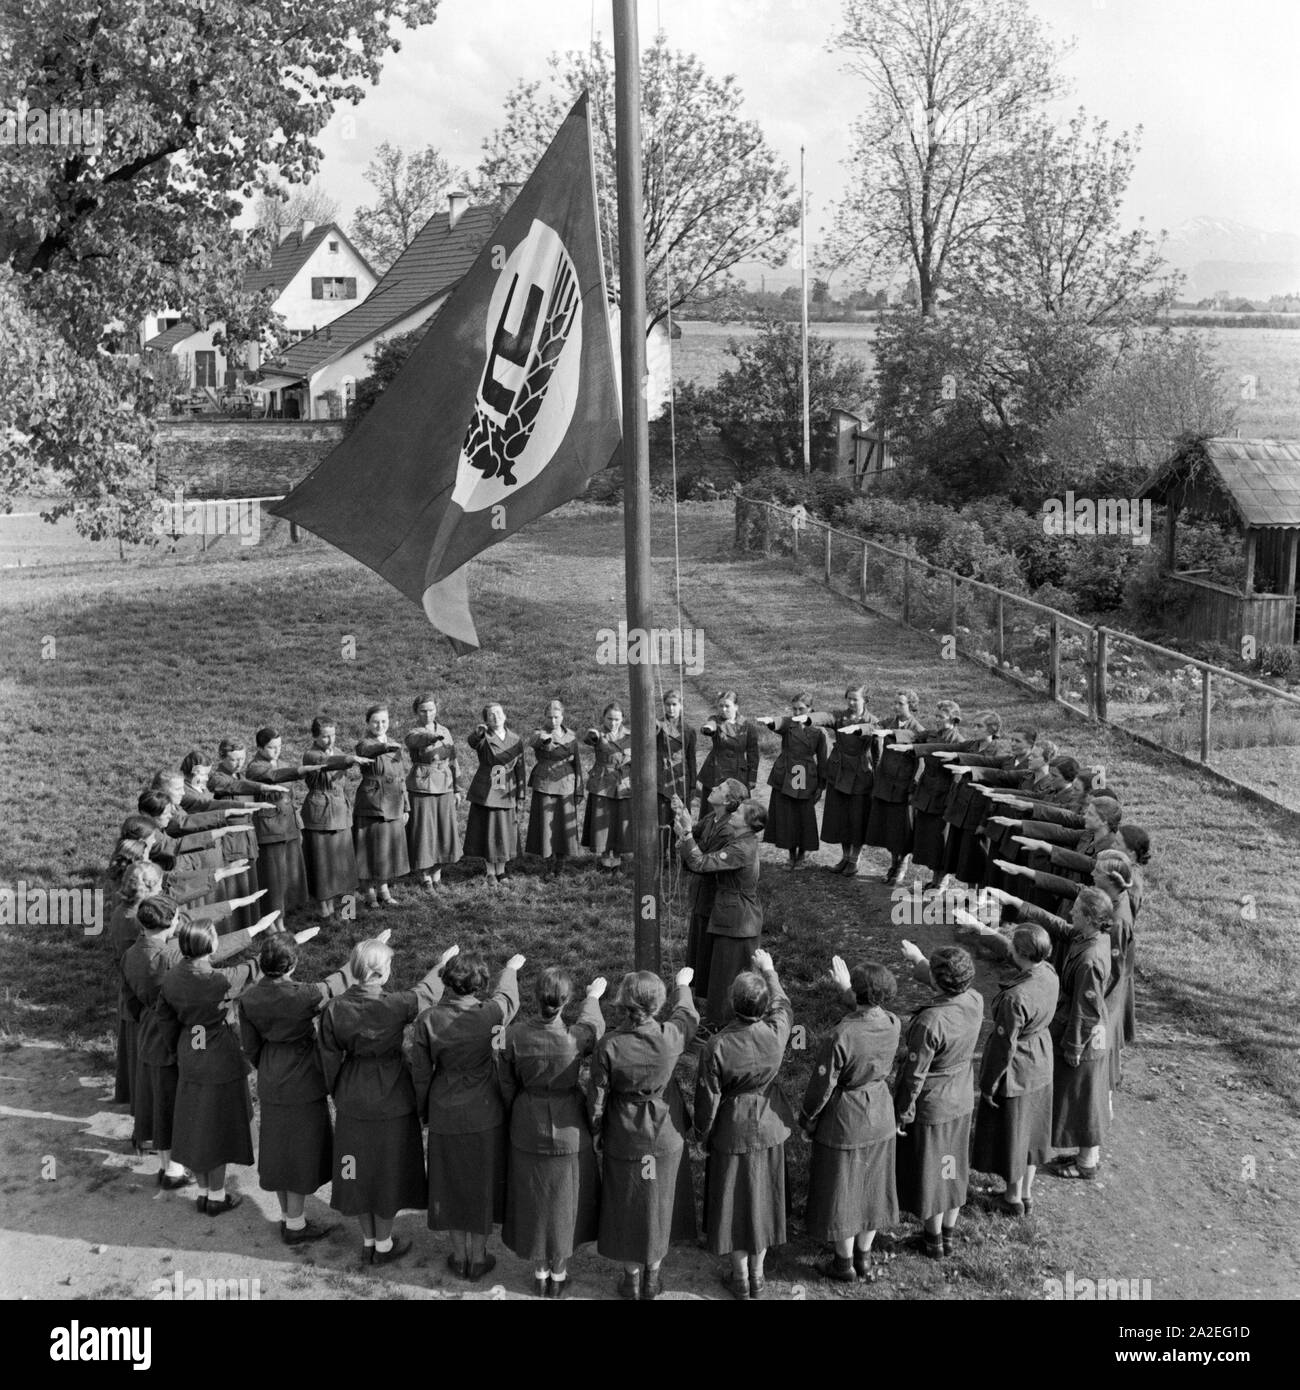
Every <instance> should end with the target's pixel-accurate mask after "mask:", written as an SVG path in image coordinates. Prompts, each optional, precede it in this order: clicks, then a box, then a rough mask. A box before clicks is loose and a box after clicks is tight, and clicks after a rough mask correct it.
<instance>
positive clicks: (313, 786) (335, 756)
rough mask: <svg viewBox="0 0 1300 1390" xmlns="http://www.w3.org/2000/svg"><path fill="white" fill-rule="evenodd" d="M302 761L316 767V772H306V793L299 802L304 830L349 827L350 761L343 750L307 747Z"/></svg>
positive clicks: (344, 828) (350, 823) (350, 810)
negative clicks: (327, 750) (326, 750)
mask: <svg viewBox="0 0 1300 1390" xmlns="http://www.w3.org/2000/svg"><path fill="white" fill-rule="evenodd" d="M302 760H303V762H304V763H311V764H312V765H313V767H318V768H319V769H320V771H319V772H309V773H307V774H306V782H307V796H306V798H305V800H304V801H303V803H302V828H303V829H304V830H348V829H350V828H351V826H352V808H351V807H350V806H349V805H348V796H347V769H348V768H350V767H351V766H352V763H351V760H350V759H349V758H348V756H347V755H346V754H344V753H326V752H325V751H324V750H323V749H321V748H309V749H308V750H307V751H306V752H305V753H304V754H303V755H302Z"/></svg>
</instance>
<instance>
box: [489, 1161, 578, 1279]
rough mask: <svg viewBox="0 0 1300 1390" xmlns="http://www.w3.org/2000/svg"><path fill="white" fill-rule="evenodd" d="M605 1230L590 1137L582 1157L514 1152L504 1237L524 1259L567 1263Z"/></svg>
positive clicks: (502, 1233)
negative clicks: (601, 1222)
mask: <svg viewBox="0 0 1300 1390" xmlns="http://www.w3.org/2000/svg"><path fill="white" fill-rule="evenodd" d="M599 1229H600V1173H599V1171H598V1170H597V1167H596V1155H595V1152H594V1151H593V1149H592V1147H591V1143H590V1141H589V1140H586V1139H585V1136H584V1142H583V1146H582V1148H581V1149H580V1150H579V1151H578V1152H577V1153H576V1154H534V1153H524V1152H523V1151H522V1150H520V1149H516V1148H513V1147H512V1148H511V1150H510V1181H509V1190H508V1193H507V1196H506V1219H505V1224H504V1225H503V1226H502V1227H501V1239H502V1241H503V1243H504V1244H505V1246H506V1249H508V1250H513V1251H514V1253H515V1254H516V1255H518V1256H519V1258H520V1259H521V1260H536V1261H537V1262H538V1263H539V1264H542V1263H544V1262H546V1261H549V1260H553V1259H554V1260H567V1259H568V1258H569V1256H570V1255H572V1254H573V1252H574V1249H575V1248H576V1247H577V1246H579V1245H585V1244H586V1243H587V1242H588V1241H589V1240H595V1239H596V1235H597V1233H598V1231H599Z"/></svg>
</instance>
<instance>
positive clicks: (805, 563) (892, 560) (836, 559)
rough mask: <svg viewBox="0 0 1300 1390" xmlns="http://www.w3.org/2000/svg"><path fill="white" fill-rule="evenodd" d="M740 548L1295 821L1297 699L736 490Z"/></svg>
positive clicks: (1299, 779) (1299, 771)
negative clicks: (780, 562) (775, 559)
mask: <svg viewBox="0 0 1300 1390" xmlns="http://www.w3.org/2000/svg"><path fill="white" fill-rule="evenodd" d="M736 546H737V548H738V549H741V550H749V551H762V552H763V553H764V554H766V555H771V556H781V557H784V558H788V559H789V561H790V562H791V564H792V565H793V566H794V567H795V568H796V569H797V570H799V571H800V572H802V573H804V574H807V575H808V576H809V577H810V578H813V579H815V580H817V581H818V582H820V583H823V584H825V585H827V587H829V588H831V589H833V590H835V591H836V592H837V593H840V594H844V595H846V596H847V597H850V598H853V599H856V600H857V601H858V602H859V603H861V604H862V605H863V606H864V607H866V608H870V609H871V610H873V611H874V612H877V613H880V614H881V615H883V616H884V617H887V618H891V619H893V620H894V621H895V622H899V623H902V624H904V625H906V626H908V627H912V628H915V629H917V630H918V631H922V632H928V633H932V634H934V635H935V636H936V637H937V638H938V639H939V641H940V643H941V644H948V650H947V654H948V655H953V656H955V655H958V654H960V655H962V656H965V657H968V658H969V659H971V660H972V661H976V662H979V663H980V664H981V665H984V666H986V667H987V668H988V669H989V670H990V671H993V672H995V673H996V674H997V675H999V676H1001V677H1002V678H1003V679H1005V680H1008V681H1011V682H1013V683H1014V684H1016V685H1019V686H1021V687H1022V688H1023V689H1025V690H1028V691H1030V692H1032V693H1033V694H1035V695H1038V696H1041V697H1043V698H1045V699H1049V700H1053V701H1055V702H1056V703H1057V704H1061V705H1064V706H1066V707H1067V708H1068V709H1070V710H1072V711H1074V712H1075V713H1076V714H1079V715H1082V716H1084V717H1087V718H1092V719H1097V720H1099V721H1100V722H1102V723H1104V724H1107V725H1109V726H1111V727H1113V728H1116V729H1120V730H1122V731H1123V732H1124V733H1126V734H1128V735H1129V736H1131V737H1133V738H1135V739H1137V740H1138V741H1139V742H1141V743H1143V744H1145V745H1147V746H1148V747H1151V748H1157V749H1161V750H1163V751H1165V752H1168V753H1172V754H1173V755H1174V756H1176V757H1178V758H1179V759H1181V760H1182V761H1184V762H1186V763H1189V764H1191V765H1193V766H1197V767H1203V768H1206V769H1208V770H1210V771H1211V772H1213V773H1214V774H1215V776H1216V777H1218V778H1220V779H1222V780H1225V781H1227V782H1230V783H1231V784H1232V785H1233V786H1235V787H1237V788H1238V789H1239V790H1241V791H1243V792H1245V793H1247V794H1248V795H1250V796H1252V797H1255V798H1258V799H1262V800H1264V801H1267V802H1269V803H1271V804H1272V805H1274V806H1278V807H1280V808H1282V809H1284V810H1288V811H1292V812H1295V811H1300V695H1297V694H1294V693H1292V692H1291V691H1289V690H1283V689H1280V688H1278V687H1276V686H1273V685H1268V684H1266V683H1265V682H1263V681H1259V680H1254V679H1252V678H1251V677H1248V676H1243V675H1240V674H1239V673H1237V672H1235V671H1229V670H1227V669H1226V668H1225V667H1222V666H1214V665H1211V664H1210V663H1208V662H1205V661H1197V660H1194V659H1193V658H1191V657H1189V656H1186V655H1185V654H1183V653H1181V652H1177V651H1174V650H1172V649H1171V648H1169V647H1162V646H1159V645H1158V644H1156V643H1154V642H1148V641H1145V640H1144V639H1143V638H1140V637H1134V636H1132V635H1131V634H1129V633H1126V632H1120V631H1118V630H1117V629H1115V628H1108V627H1104V626H1101V625H1098V624H1092V623H1087V622H1084V621H1083V620H1081V619H1079V618H1076V617H1072V616H1071V615H1070V614H1068V613H1062V612H1060V611H1059V610H1058V609H1055V608H1048V607H1047V606H1046V605H1044V604H1041V603H1036V602H1035V601H1034V600H1033V599H1029V598H1025V597H1024V596H1023V595H1021V594H1013V593H1010V592H1008V591H1007V590H1005V589H999V588H996V587H994V586H993V585H991V584H985V583H983V582H982V581H980V580H977V579H970V578H968V577H966V576H965V575H960V574H957V573H955V572H954V571H952V570H947V569H943V568H941V567H940V566H938V565H932V564H930V563H929V561H927V560H923V559H921V558H920V557H919V556H916V555H909V554H907V553H905V552H904V551H901V550H896V549H894V548H892V547H890V546H886V545H882V544H880V542H878V541H872V540H868V539H867V538H866V537H864V536H855V535H853V534H851V533H849V532H847V531H840V530H837V529H836V528H835V527H833V526H830V525H828V524H827V523H826V522H823V521H820V520H818V519H816V518H815V517H811V516H809V515H808V514H807V512H806V511H805V510H804V509H803V508H802V507H794V508H790V507H783V506H780V505H778V504H776V503H773V502H764V501H760V500H759V499H757V498H752V497H745V496H743V495H740V494H738V495H737V496H736Z"/></svg>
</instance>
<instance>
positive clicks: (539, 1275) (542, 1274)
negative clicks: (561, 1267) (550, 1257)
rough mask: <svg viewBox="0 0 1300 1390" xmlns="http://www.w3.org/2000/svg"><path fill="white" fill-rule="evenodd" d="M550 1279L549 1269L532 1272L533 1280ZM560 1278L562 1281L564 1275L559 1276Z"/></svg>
mask: <svg viewBox="0 0 1300 1390" xmlns="http://www.w3.org/2000/svg"><path fill="white" fill-rule="evenodd" d="M550 1277H551V1271H550V1270H549V1269H535V1270H533V1278H534V1279H549V1278H550ZM560 1278H561V1279H563V1278H564V1275H560Z"/></svg>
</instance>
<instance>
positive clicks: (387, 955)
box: [348, 937, 393, 985]
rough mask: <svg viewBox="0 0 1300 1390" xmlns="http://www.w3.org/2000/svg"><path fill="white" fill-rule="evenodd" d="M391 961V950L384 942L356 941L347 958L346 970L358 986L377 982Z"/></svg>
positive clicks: (372, 940) (373, 940) (371, 940)
mask: <svg viewBox="0 0 1300 1390" xmlns="http://www.w3.org/2000/svg"><path fill="white" fill-rule="evenodd" d="M392 959H393V948H392V947H391V946H390V945H388V943H387V942H386V941H376V940H375V939H374V938H373V937H372V938H371V939H370V940H368V941H358V942H357V944H356V945H355V946H354V947H353V948H352V955H351V956H350V957H349V958H348V969H349V970H350V971H351V973H352V978H353V979H354V980H355V981H356V982H357V984H359V985H364V984H365V983H366V982H367V981H368V980H378V979H379V978H380V977H381V976H382V975H383V973H384V971H385V970H386V969H387V968H388V965H389V962H390V961H391V960H392Z"/></svg>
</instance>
